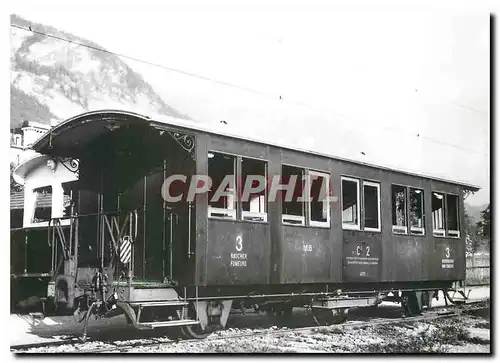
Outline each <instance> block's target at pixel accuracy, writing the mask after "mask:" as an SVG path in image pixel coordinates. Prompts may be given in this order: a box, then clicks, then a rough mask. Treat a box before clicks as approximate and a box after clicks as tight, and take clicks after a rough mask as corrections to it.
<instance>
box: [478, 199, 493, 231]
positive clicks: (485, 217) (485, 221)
mask: <svg viewBox="0 0 500 363" xmlns="http://www.w3.org/2000/svg"><path fill="white" fill-rule="evenodd" d="M490 226H491V216H490V205H489V204H488V206H487V207H486V208H485V209H484V210H483V211H482V212H481V220H480V221H479V222H477V233H478V235H479V236H481V237H483V238H487V239H490V232H491V227H490Z"/></svg>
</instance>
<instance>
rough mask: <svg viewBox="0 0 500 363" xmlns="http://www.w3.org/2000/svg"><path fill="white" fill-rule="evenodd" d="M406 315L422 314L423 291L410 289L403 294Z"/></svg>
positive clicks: (402, 303)
mask: <svg viewBox="0 0 500 363" xmlns="http://www.w3.org/2000/svg"><path fill="white" fill-rule="evenodd" d="M401 305H402V306H403V310H404V312H405V315H406V316H417V315H421V314H422V292H421V291H410V292H405V293H404V294H403V301H402V302H401Z"/></svg>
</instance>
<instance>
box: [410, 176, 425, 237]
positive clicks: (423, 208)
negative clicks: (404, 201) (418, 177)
mask: <svg viewBox="0 0 500 363" xmlns="http://www.w3.org/2000/svg"><path fill="white" fill-rule="evenodd" d="M412 189H413V190H420V191H421V202H422V223H423V225H424V226H423V227H413V226H412V225H411V220H410V208H411V191H412ZM417 194H418V193H417ZM408 197H409V198H408V199H409V203H408V226H409V227H410V229H409V231H410V234H411V235H413V236H425V226H426V223H425V214H426V213H425V189H424V188H422V187H412V186H408ZM414 231H420V232H422V233H414Z"/></svg>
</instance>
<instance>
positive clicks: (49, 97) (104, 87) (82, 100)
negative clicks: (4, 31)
mask: <svg viewBox="0 0 500 363" xmlns="http://www.w3.org/2000/svg"><path fill="white" fill-rule="evenodd" d="M11 24H13V25H17V26H20V27H23V28H28V27H30V26H31V28H32V29H33V30H34V31H37V32H42V33H46V34H50V35H53V36H56V37H60V38H64V39H68V40H70V41H73V42H78V43H82V44H84V45H86V46H81V45H77V44H74V43H69V42H66V41H62V40H58V39H54V38H51V37H46V36H43V35H40V34H36V33H33V32H30V31H26V30H23V29H19V28H15V27H11V121H10V124H11V128H13V127H17V126H19V125H20V124H21V123H22V122H23V121H24V120H29V121H38V122H43V123H47V124H56V123H58V122H60V121H63V120H64V119H67V118H69V117H72V116H75V115H77V114H79V113H82V112H86V111H92V110H97V109H104V108H108V109H109V108H113V109H121V110H127V111H133V112H137V113H142V114H145V115H148V116H161V115H166V116H173V117H179V118H189V117H188V116H185V115H183V114H182V113H180V112H179V111H177V110H175V109H174V108H172V107H170V106H169V105H167V104H166V103H165V102H164V101H163V100H162V99H161V97H160V96H159V95H158V94H157V93H156V92H155V91H154V89H153V88H152V87H151V85H149V84H148V83H147V82H145V81H144V79H143V78H142V77H141V76H140V75H139V74H138V73H136V72H134V71H133V70H132V69H131V68H130V67H128V65H127V64H125V63H124V62H123V61H122V60H121V59H120V58H119V57H117V56H115V55H113V54H110V53H106V52H103V51H99V50H96V49H92V48H100V49H102V47H101V46H99V45H98V44H95V43H93V42H90V41H88V40H86V39H82V38H79V37H77V36H74V35H72V34H69V33H66V32H62V31H59V30H57V29H54V28H53V27H50V26H45V25H42V24H36V23H31V22H29V21H27V20H25V19H23V18H21V17H19V16H16V15H12V16H11ZM90 47H92V48H90Z"/></svg>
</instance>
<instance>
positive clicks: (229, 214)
mask: <svg viewBox="0 0 500 363" xmlns="http://www.w3.org/2000/svg"><path fill="white" fill-rule="evenodd" d="M210 153H212V154H221V155H227V156H231V157H233V158H234V161H233V177H234V192H233V197H234V209H227V208H218V207H212V206H211V205H210V199H211V198H209V196H208V195H207V205H208V208H207V213H208V218H210V219H217V220H224V221H236V220H238V218H237V217H238V213H237V211H238V204H239V203H238V200H237V196H238V193H237V190H238V185H237V181H238V180H237V179H238V178H237V175H236V173H237V171H238V156H237V155H235V154H231V153H227V152H224V151H218V150H210V149H209V150H208V151H207V175H208V177H210V173H209V171H208V169H209V163H210V162H209V160H210V158H209V157H208V155H209V154H210ZM212 187H213V185H212V186H211V188H212ZM218 188H219V186H218V187H217V189H218ZM212 213H218V214H226V216H218V215H212Z"/></svg>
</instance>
